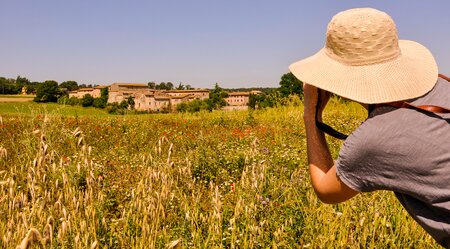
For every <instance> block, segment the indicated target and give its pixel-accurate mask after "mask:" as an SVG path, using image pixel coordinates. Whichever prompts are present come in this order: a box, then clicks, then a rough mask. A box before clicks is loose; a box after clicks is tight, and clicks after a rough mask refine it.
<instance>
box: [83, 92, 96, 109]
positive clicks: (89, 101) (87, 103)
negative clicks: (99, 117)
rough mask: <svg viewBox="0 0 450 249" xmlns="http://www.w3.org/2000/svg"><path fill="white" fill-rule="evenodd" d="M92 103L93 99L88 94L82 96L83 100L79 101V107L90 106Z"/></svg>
mask: <svg viewBox="0 0 450 249" xmlns="http://www.w3.org/2000/svg"><path fill="white" fill-rule="evenodd" d="M93 103H94V98H93V97H92V95H90V94H86V95H84V96H83V98H82V99H81V105H82V106H83V107H88V106H92V104H93Z"/></svg>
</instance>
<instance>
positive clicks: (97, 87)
mask: <svg viewBox="0 0 450 249" xmlns="http://www.w3.org/2000/svg"><path fill="white" fill-rule="evenodd" d="M107 87H109V86H96V87H94V89H103V88H107Z"/></svg>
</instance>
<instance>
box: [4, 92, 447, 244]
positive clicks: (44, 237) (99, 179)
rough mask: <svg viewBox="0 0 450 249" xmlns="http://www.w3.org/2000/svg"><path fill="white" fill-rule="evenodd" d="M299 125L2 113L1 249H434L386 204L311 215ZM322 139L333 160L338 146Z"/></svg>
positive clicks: (251, 117)
mask: <svg viewBox="0 0 450 249" xmlns="http://www.w3.org/2000/svg"><path fill="white" fill-rule="evenodd" d="M39 108H41V107H40V106H39ZM43 110H44V111H43ZM301 113H302V107H279V108H274V109H268V110H262V111H253V112H247V111H240V112H213V113H197V114H165V115H138V116H100V115H91V116H87V115H86V116H83V115H80V116H78V115H58V114H57V112H55V111H53V112H52V111H51V114H49V113H48V111H47V112H45V108H44V109H42V108H41V109H34V110H31V111H30V112H28V115H19V114H14V113H12V114H11V113H5V111H4V110H2V116H1V119H0V121H1V123H0V138H1V140H0V245H1V247H4V248H14V247H15V246H19V248H27V246H30V245H31V244H33V245H34V246H38V247H39V246H41V247H51V248H266V247H274V248H277V247H280V248H299V247H304V248H307V247H310V248H336V247H349V248H360V247H364V248H366V247H369V248H405V247H406V248H408V247H415V248H422V247H426V248H429V247H432V248H433V247H434V248H437V247H438V246H437V244H435V243H434V242H433V241H432V239H431V238H430V237H429V236H428V235H427V234H426V233H425V232H424V231H423V229H422V228H420V227H419V226H418V225H417V224H416V223H415V222H414V221H413V220H412V219H411V218H410V217H409V216H408V215H407V213H406V212H405V211H404V210H403V208H402V207H401V206H400V205H399V203H398V202H397V201H396V199H395V196H394V195H393V194H392V193H389V192H383V191H379V192H374V193H368V194H360V195H358V196H356V197H355V198H353V199H352V200H350V201H348V202H346V203H343V204H339V205H326V204H322V203H320V201H318V199H317V198H316V196H315V194H314V191H313V190H312V189H311V186H310V181H309V175H308V171H307V161H306V142H305V133H304V126H303V122H302V116H301ZM364 117H365V113H364V111H362V110H361V109H359V108H358V107H356V106H355V105H352V104H346V103H340V102H338V101H333V102H332V103H331V104H330V107H329V109H327V111H326V117H325V121H326V122H328V123H330V124H331V125H333V126H335V127H338V128H339V129H341V130H343V131H345V132H351V131H352V130H353V129H354V128H355V127H357V125H358V124H359V123H360V122H361V121H363V120H364ZM329 141H330V145H331V151H332V153H333V156H335V157H336V156H337V153H338V151H339V146H340V145H341V142H340V141H337V140H334V139H330V140H329Z"/></svg>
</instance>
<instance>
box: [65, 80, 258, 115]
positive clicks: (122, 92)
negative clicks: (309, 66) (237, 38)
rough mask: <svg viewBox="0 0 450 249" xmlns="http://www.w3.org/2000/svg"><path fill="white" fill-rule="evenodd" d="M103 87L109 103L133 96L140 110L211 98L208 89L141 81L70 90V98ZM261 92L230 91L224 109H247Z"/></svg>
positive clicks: (96, 94)
mask: <svg viewBox="0 0 450 249" xmlns="http://www.w3.org/2000/svg"><path fill="white" fill-rule="evenodd" d="M103 88H108V103H120V102H122V101H124V100H127V99H128V98H129V97H132V98H133V100H134V109H136V110H139V111H158V110H163V109H167V108H170V109H172V110H175V109H176V106H177V105H178V104H180V103H182V102H189V101H193V100H195V99H198V100H204V99H208V98H209V90H208V89H192V90H157V89H151V88H149V86H148V85H147V84H141V83H113V84H112V85H110V86H96V87H93V88H80V89H78V90H75V91H71V92H69V98H70V97H76V98H80V99H81V98H83V97H84V96H85V95H87V94H90V95H91V96H92V97H94V98H99V97H100V96H101V90H102V89H103ZM260 93H261V92H260V91H256V90H254V91H250V92H229V93H228V97H226V98H225V101H226V102H227V104H228V106H226V107H224V109H226V110H235V109H246V108H247V104H248V101H249V96H250V94H260Z"/></svg>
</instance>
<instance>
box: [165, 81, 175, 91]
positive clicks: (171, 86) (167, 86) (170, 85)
mask: <svg viewBox="0 0 450 249" xmlns="http://www.w3.org/2000/svg"><path fill="white" fill-rule="evenodd" d="M172 89H173V83H172V82H167V83H166V90H172Z"/></svg>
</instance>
